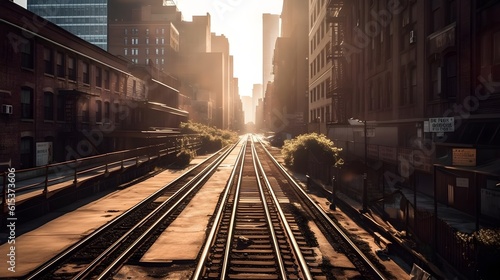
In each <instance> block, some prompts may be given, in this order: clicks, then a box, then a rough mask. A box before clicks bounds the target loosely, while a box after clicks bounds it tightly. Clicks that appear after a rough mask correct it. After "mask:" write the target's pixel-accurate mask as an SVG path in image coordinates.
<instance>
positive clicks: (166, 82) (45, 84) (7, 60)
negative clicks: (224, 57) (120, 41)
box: [0, 1, 188, 169]
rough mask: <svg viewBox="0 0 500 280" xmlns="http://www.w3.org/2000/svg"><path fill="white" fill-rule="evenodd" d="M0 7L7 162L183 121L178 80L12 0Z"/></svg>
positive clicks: (46, 157) (0, 94)
mask: <svg viewBox="0 0 500 280" xmlns="http://www.w3.org/2000/svg"><path fill="white" fill-rule="evenodd" d="M0 7H1V9H2V11H3V12H2V14H1V16H0V34H2V35H3V37H4V38H8V40H3V43H2V47H1V52H0V54H1V55H0V56H1V60H2V63H0V103H1V104H2V113H1V115H0V123H1V126H2V127H3V131H2V133H1V135H2V137H1V140H0V162H2V163H3V164H4V167H5V164H6V162H9V161H10V162H11V164H12V166H13V167H15V168H18V169H19V168H30V167H34V166H39V165H44V164H47V163H50V162H61V161H65V160H70V159H74V158H78V157H85V156H90V155H94V154H100V153H106V152H110V151H116V150H120V149H128V148H134V147H139V146H143V145H144V144H145V142H144V138H148V139H151V138H152V137H151V135H150V133H148V131H153V130H154V131H155V132H157V131H164V133H169V132H171V130H166V129H165V128H172V127H173V128H176V127H178V124H179V123H180V121H185V120H187V118H188V113H187V112H186V111H183V110H181V109H179V97H178V90H177V89H176V86H177V84H176V81H175V79H173V78H170V77H167V76H166V75H165V74H162V73H160V72H159V71H158V70H157V69H155V68H154V67H143V68H142V69H138V68H137V67H135V66H134V67H131V65H130V64H129V63H128V62H127V61H125V60H123V59H120V58H119V57H116V56H114V55H111V54H109V53H107V52H106V51H104V50H102V49H101V48H99V47H96V46H95V45H92V44H90V43H88V42H86V41H84V40H82V39H80V38H78V37H76V36H75V35H72V34H71V33H69V32H67V31H65V30H63V29H61V28H60V27H58V26H56V25H54V24H52V23H50V22H48V21H44V20H43V19H42V18H40V17H38V16H36V15H35V14H33V13H31V12H29V11H27V10H25V9H23V8H21V7H19V6H18V5H16V4H14V3H12V2H10V1H1V2H0ZM160 134H161V133H157V134H155V135H156V136H158V135H160ZM149 141H154V140H152V139H151V140H149Z"/></svg>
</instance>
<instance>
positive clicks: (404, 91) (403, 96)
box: [399, 67, 408, 105]
mask: <svg viewBox="0 0 500 280" xmlns="http://www.w3.org/2000/svg"><path fill="white" fill-rule="evenodd" d="M400 73H401V77H400V79H399V80H400V82H401V90H400V92H399V105H406V104H407V103H408V99H407V97H408V78H407V76H406V71H405V68H404V67H401V72H400Z"/></svg>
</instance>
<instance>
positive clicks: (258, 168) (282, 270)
mask: <svg viewBox="0 0 500 280" xmlns="http://www.w3.org/2000/svg"><path fill="white" fill-rule="evenodd" d="M251 143H252V146H251V148H252V163H253V168H254V171H255V176H256V179H257V184H258V186H259V193H260V199H261V201H262V205H263V206H264V212H265V214H266V220H267V224H268V226H269V231H270V232H271V240H272V243H273V247H274V252H275V254H276V259H277V261H278V268H279V274H280V275H281V279H283V280H285V279H287V274H286V267H285V264H284V262H283V258H282V257H281V249H280V245H279V243H278V238H277V237H276V232H275V231H274V227H273V222H272V219H271V214H270V210H269V207H268V206H267V199H266V195H265V193H264V187H263V186H262V183H261V182H260V181H261V179H260V178H263V179H264V178H265V180H266V184H267V177H266V174H265V172H264V168H263V167H262V164H261V162H260V161H259V157H258V156H257V151H256V150H255V146H254V140H253V137H252V142H251ZM261 176H262V177H261ZM267 187H268V188H269V186H267ZM269 192H270V193H271V194H272V195H274V194H273V192H272V190H269ZM273 198H275V197H273ZM273 202H274V204H275V207H276V209H277V210H278V211H279V214H280V218H281V223H282V225H285V226H286V225H288V223H287V222H286V220H285V219H284V218H285V217H284V216H282V215H281V214H283V211H281V208H280V206H279V203H277V201H276V200H273ZM287 233H288V237H289V238H290V237H293V234H292V235H290V233H291V232H288V230H287ZM294 240H295V239H294ZM293 249H294V250H295V249H296V248H295V247H293ZM308 279H312V278H308Z"/></svg>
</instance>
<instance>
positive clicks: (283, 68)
mask: <svg viewBox="0 0 500 280" xmlns="http://www.w3.org/2000/svg"><path fill="white" fill-rule="evenodd" d="M307 10H308V2H306V1H297V0H285V1H283V10H282V13H281V32H280V37H278V39H277V40H276V43H275V48H274V54H273V73H274V81H273V90H272V91H273V94H272V97H271V98H272V101H271V100H269V101H264V102H263V103H264V104H273V105H275V107H273V108H269V107H267V106H264V107H265V108H266V109H265V110H267V111H264V112H263V114H264V115H265V116H266V118H267V120H266V125H268V128H269V129H270V130H273V131H275V132H277V133H281V134H284V135H286V136H285V137H293V136H296V135H299V134H302V133H305V132H306V131H307V128H306V124H307V118H308V102H307V93H308V66H307V65H308V63H307V61H308V43H307V41H308V39H307V38H308V24H307V18H308V16H307ZM266 86H267V85H266ZM268 110H271V111H268Z"/></svg>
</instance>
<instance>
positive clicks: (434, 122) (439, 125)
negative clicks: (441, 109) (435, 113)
mask: <svg viewBox="0 0 500 280" xmlns="http://www.w3.org/2000/svg"><path fill="white" fill-rule="evenodd" d="M429 128H430V132H453V131H455V118H454V117H449V118H430V119H429Z"/></svg>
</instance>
